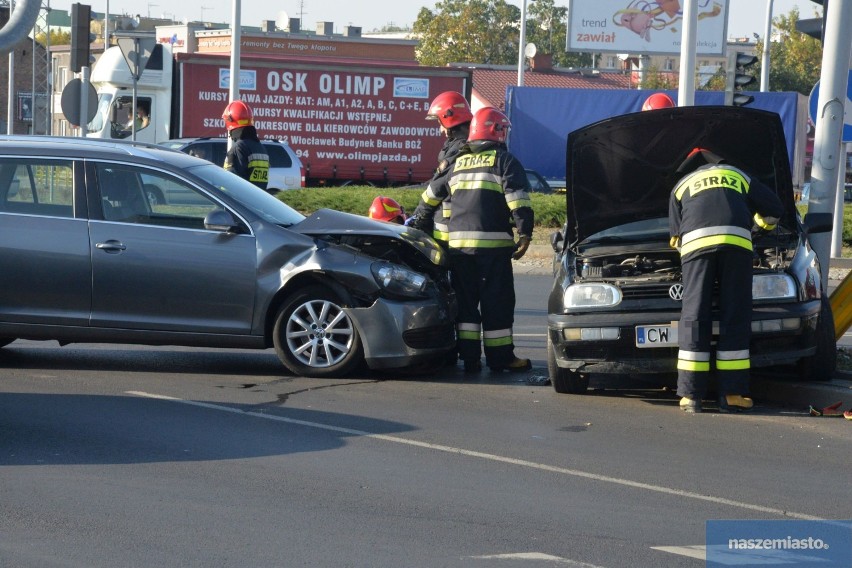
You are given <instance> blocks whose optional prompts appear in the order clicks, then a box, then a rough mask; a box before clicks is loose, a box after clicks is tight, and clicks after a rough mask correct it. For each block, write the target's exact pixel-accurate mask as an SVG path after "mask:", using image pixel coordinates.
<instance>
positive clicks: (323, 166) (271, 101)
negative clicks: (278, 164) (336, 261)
mask: <svg viewBox="0 0 852 568" xmlns="http://www.w3.org/2000/svg"><path fill="white" fill-rule="evenodd" d="M91 82H92V84H93V86H94V87H95V89H96V90H97V93H98V110H97V114H96V116H95V118H94V119H93V120H92V121H91V122H90V123H89V125H88V129H89V133H88V135H89V136H92V137H100V138H130V137H131V136H133V134H134V132H133V131H134V128H133V125H132V124H131V122H132V118H133V77H132V75H131V71H130V68H129V66H128V64H127V62H126V60H125V57H124V54H123V53H122V51H121V49H120V48H119V47H111V48H109V49H107V50H106V51H105V53H104V54H103V56H102V57H101V58H100V59H99V60H98V62H97V64H96V65H95V66H94V69H93V70H92V75H91ZM239 85H240V98H241V99H242V100H243V101H245V102H246V103H248V105H249V106H250V107H251V108H252V111H253V112H254V119H255V127H256V128H257V131H258V135H259V136H260V138H261V139H264V138H272V139H276V140H281V141H283V142H286V143H287V144H289V145H290V146H291V147H292V148H293V149H294V150H295V152H296V154H297V155H298V156H299V158H300V159H301V160H302V164H303V166H304V167H305V176H306V183H307V185H308V186H317V185H342V184H344V183H347V182H352V183H360V184H363V183H367V184H373V185H377V186H398V185H407V184H418V183H422V182H425V181H427V180H428V179H429V178H430V177H431V175H432V173H433V172H434V169H435V167H436V157H437V155H438V152H439V151H440V149H441V147H442V145H443V143H444V137H443V136H442V135H441V132H440V129H439V126H438V123H437V122H436V121H427V120H426V112H427V111H428V109H429V103H430V102H431V101H432V99H433V98H434V97H435V96H436V95H438V94H439V93H441V92H443V91H449V90H452V91H458V92H460V93H462V94H464V95H465V96H466V97H468V98H469V97H470V91H471V86H472V83H471V72H470V71H469V70H464V69H457V68H451V67H427V66H421V65H417V64H416V63H414V62H412V63H409V62H386V63H381V62H363V61H359V62H357V63H355V62H352V61H351V60H345V59H337V60H336V59H332V58H329V57H322V58H313V59H311V58H307V57H298V58H297V57H283V56H275V55H257V54H255V55H249V56H244V57H242V58H241V60H240V81H239ZM229 86H230V57H229V56H228V55H227V54H218V53H217V54H208V53H173V52H172V50H171V48H170V46H169V45H168V44H162V43H158V44H156V46H155V47H154V49H153V51H152V52H151V55H150V58H149V59H148V62H147V65H146V67H145V69H144V71H143V72H142V74H141V75H140V76H139V79H138V81H137V83H136V108H137V109H142V110H143V113H145V114H147V115H148V118H147V123H146V124H145V125H144V126H143V125H142V124H141V123H139V122H137V124H136V128H135V137H136V140H137V141H143V142H151V143H160V142H163V141H166V140H170V139H174V138H186V137H202V136H222V137H224V136H225V125H224V121H223V120H222V112H223V110H224V109H225V107H226V106H227V104H228V102H229V100H228V97H229V95H228V93H229Z"/></svg>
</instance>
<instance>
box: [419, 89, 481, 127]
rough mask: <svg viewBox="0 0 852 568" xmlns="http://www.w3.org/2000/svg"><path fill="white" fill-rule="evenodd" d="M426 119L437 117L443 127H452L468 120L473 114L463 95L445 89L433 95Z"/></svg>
mask: <svg viewBox="0 0 852 568" xmlns="http://www.w3.org/2000/svg"><path fill="white" fill-rule="evenodd" d="M426 118H427V119H430V118H431V119H437V120H438V122H440V123H441V126H443V127H444V128H452V127H454V126H458V125H459V124H464V123H465V122H470V120H471V119H472V118H473V114H472V113H471V112H470V105H468V104H467V100H465V98H464V96H462V94H461V93H457V92H455V91H445V92H443V93H441V94H440V95H438V96H437V97H435V100H434V101H432V104H431V105H429V112H427V113H426Z"/></svg>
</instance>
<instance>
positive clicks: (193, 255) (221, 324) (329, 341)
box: [0, 136, 456, 377]
mask: <svg viewBox="0 0 852 568" xmlns="http://www.w3.org/2000/svg"><path fill="white" fill-rule="evenodd" d="M0 140H2V141H0V264H2V266H3V270H2V272H0V346H5V345H8V344H9V343H11V342H12V341H14V340H15V339H17V338H23V339H31V340H57V341H59V343H60V344H62V345H64V344H67V343H81V342H88V343H91V342H98V343H133V344H146V345H185V346H202V347H230V348H256V349H266V348H271V347H274V348H275V351H276V353H277V354H278V357H279V358H280V359H281V362H282V363H283V364H284V365H285V366H286V367H287V369H289V370H290V371H291V372H292V373H294V374H297V375H301V376H306V377H332V376H343V375H346V374H348V373H351V372H352V371H354V370H355V369H358V368H360V367H362V366H363V365H366V367H368V368H370V369H392V368H403V367H413V366H417V365H420V364H424V363H426V362H430V361H435V360H441V359H442V356H443V355H444V354H446V353H447V352H448V351H450V350H452V349H453V347H454V341H455V336H454V328H453V325H454V320H455V315H456V304H455V297H454V295H453V292H452V288H451V287H450V282H449V277H448V270H447V267H446V265H445V262H444V259H443V256H442V253H441V249H440V247H439V246H438V245H437V244H436V243H435V241H433V240H432V239H431V238H430V237H429V236H428V235H426V234H425V233H422V232H420V231H417V230H414V229H409V228H407V227H403V226H400V225H395V224H390V223H382V222H379V221H372V220H370V219H367V218H365V217H360V216H357V215H351V214H346V213H341V212H337V211H331V210H320V211H317V212H316V213H314V214H313V215H311V216H310V217H308V218H306V217H304V216H303V215H301V214H300V213H298V212H296V211H294V210H293V209H292V208H290V207H289V206H287V205H285V204H284V203H282V202H281V201H279V200H277V199H275V198H274V197H272V196H270V195H269V194H267V193H266V192H263V191H258V190H257V188H256V187H255V186H253V185H252V184H250V183H248V182H246V181H244V180H242V179H241V178H239V177H237V176H235V175H233V174H231V173H228V172H226V171H224V170H223V169H222V168H221V167H218V166H216V165H214V164H211V163H210V162H207V161H204V160H201V159H198V158H194V157H192V156H188V155H186V154H183V153H181V152H177V151H172V150H166V149H163V148H160V147H157V146H153V145H145V144H133V143H122V142H118V143H117V142H115V141H110V142H104V141H99V140H84V139H75V138H61V139H60V138H44V137H34V136H24V137H0ZM152 192H161V193H162V194H168V195H171V196H172V199H171V200H169V201H168V202H167V203H165V202H162V201H151V200H149V199H147V197H146V196H147V195H150V194H151V193H152Z"/></svg>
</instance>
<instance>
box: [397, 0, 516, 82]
mask: <svg viewBox="0 0 852 568" xmlns="http://www.w3.org/2000/svg"><path fill="white" fill-rule="evenodd" d="M520 19H521V11H520V9H519V8H518V7H517V6H513V5H511V4H507V3H506V2H505V1H504V0H442V1H439V2H437V3H436V4H435V12H432V10H429V9H428V8H425V7H424V8H421V9H420V13H418V14H417V21H415V22H414V28H413V31H414V33H415V35H417V36H418V37H419V38H420V45H419V47H418V48H417V54H418V60H419V61H420V63H423V64H424V65H439V66H440V65H446V64H447V63H452V62H458V63H461V62H475V63H484V64H497V65H508V64H511V63H512V62H513V61H517V58H518V39H519V36H520V34H519V30H518V28H519V22H520Z"/></svg>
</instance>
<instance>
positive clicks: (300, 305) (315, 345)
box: [273, 286, 364, 378]
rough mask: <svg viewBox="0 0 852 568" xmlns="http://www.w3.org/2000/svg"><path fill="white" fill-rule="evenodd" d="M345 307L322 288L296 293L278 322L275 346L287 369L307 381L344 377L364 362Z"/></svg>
mask: <svg viewBox="0 0 852 568" xmlns="http://www.w3.org/2000/svg"><path fill="white" fill-rule="evenodd" d="M343 307H344V305H343V302H342V301H341V300H340V298H338V297H337V295H336V294H335V293H334V292H332V291H331V290H329V289H328V288H325V287H322V286H319V287H316V288H311V289H308V290H302V291H300V292H296V293H295V294H294V295H292V296H291V297H289V298H288V299H287V300H286V301H285V302H284V304H283V305H282V307H281V309H280V310H279V311H278V315H277V316H276V318H275V328H274V330H273V343H274V345H275V352H276V353H277V354H278V358H279V359H280V360H281V362H282V363H283V364H284V366H285V367H287V368H288V369H289V370H290V371H292V372H293V373H295V374H296V375H300V376H303V377H316V378H323V377H340V376H344V375H347V374H348V373H350V372H351V371H353V370H354V369H355V368H356V367H357V366H358V365H359V364H360V363H361V362H362V361H363V360H364V350H363V347H362V345H361V338H360V336H359V335H358V330H356V329H355V325H354V324H353V323H352V320H351V319H350V318H349V316H348V315H346V312H344V311H343Z"/></svg>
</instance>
